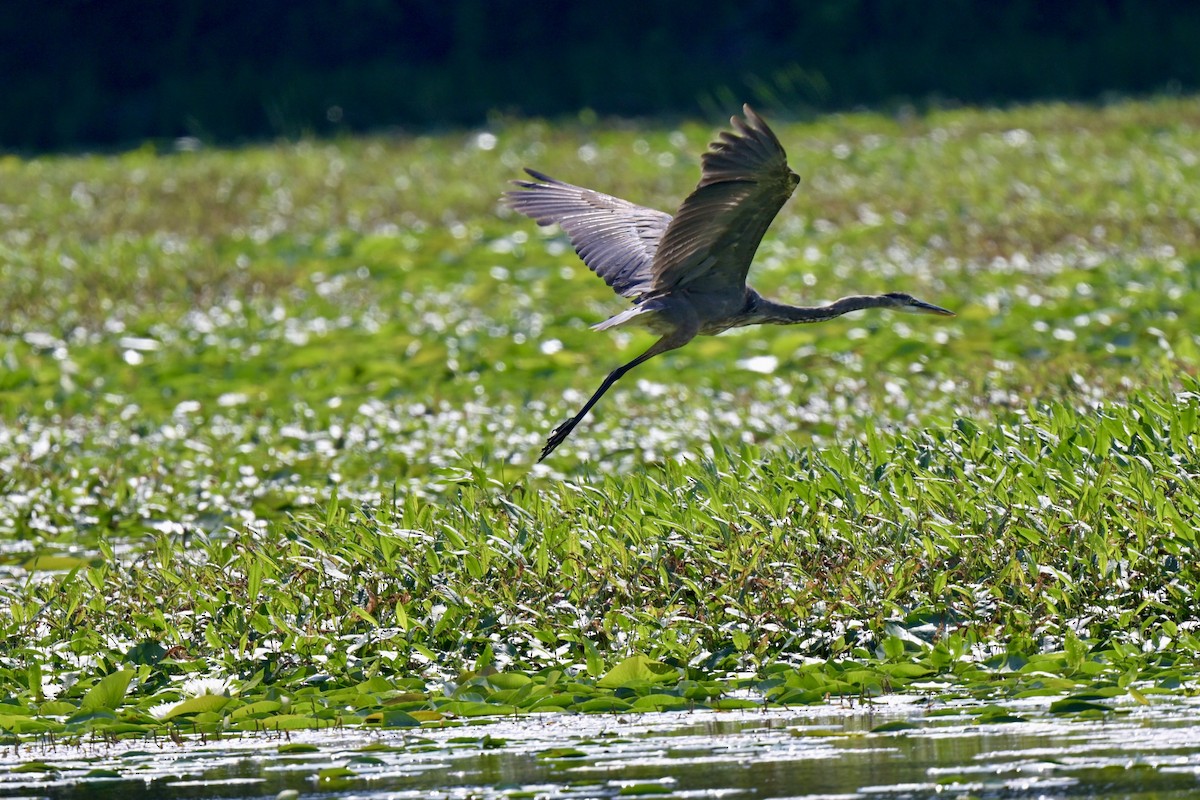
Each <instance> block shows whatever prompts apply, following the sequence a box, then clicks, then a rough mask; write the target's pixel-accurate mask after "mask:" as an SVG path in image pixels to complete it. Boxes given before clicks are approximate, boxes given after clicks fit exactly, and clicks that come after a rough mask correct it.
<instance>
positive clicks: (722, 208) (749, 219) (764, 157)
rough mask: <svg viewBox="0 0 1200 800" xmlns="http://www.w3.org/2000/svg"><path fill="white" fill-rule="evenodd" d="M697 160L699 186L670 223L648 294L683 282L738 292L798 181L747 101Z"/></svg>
mask: <svg viewBox="0 0 1200 800" xmlns="http://www.w3.org/2000/svg"><path fill="white" fill-rule="evenodd" d="M742 109H743V111H744V113H745V119H742V118H740V117H733V118H731V119H730V125H732V126H733V131H732V132H731V131H722V132H721V134H720V135H719V137H718V139H717V140H716V141H715V142H713V143H712V144H711V145H709V150H708V152H707V153H705V154H704V155H703V156H702V157H701V162H700V163H701V170H700V183H699V184H698V185H697V186H696V189H695V191H693V192H692V193H691V195H689V196H688V198H687V199H686V200H684V201H683V204H682V205H681V206H680V207H679V210H678V211H677V212H676V213H675V217H674V219H672V220H671V223H670V224H669V225H668V226H667V230H666V232H665V233H664V234H663V237H662V241H661V242H660V243H659V245H658V249H657V252H656V253H655V257H654V263H653V264H652V265H651V268H650V271H651V273H652V283H651V286H650V292H651V293H652V294H663V293H667V292H670V291H671V290H672V289H676V288H679V287H682V286H691V287H693V288H699V287H702V288H703V290H704V291H706V292H707V291H730V292H732V291H739V290H741V289H742V288H744V287H745V284H746V273H747V272H749V270H750V262H751V261H753V260H754V252H755V251H756V250H757V249H758V245H759V243H760V242H761V241H762V237H763V234H764V233H766V231H767V227H768V226H769V225H770V224H771V221H772V220H774V219H775V215H776V214H778V213H779V209H780V208H782V207H783V204H784V203H785V202H787V199H788V198H789V197H791V195H792V191H793V190H794V189H795V188H796V184H797V183H799V182H800V178H799V177H798V176H797V175H796V174H795V173H794V172H792V171H791V170H790V169H789V168H788V165H787V154H786V153H785V152H784V150H783V145H781V144H780V143H779V139H777V138H776V137H775V134H774V133H773V132H772V131H771V129H770V128H769V127H767V123H765V122H763V120H762V118H761V117H760V116H758V114H756V113H754V110H753V109H751V108H750V106H748V105H746V106H743V107H742Z"/></svg>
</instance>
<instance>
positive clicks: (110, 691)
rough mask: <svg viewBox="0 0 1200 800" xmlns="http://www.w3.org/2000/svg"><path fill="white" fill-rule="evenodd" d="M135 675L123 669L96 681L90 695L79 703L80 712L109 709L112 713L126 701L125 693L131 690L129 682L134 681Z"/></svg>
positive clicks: (86, 695) (89, 692) (89, 691)
mask: <svg viewBox="0 0 1200 800" xmlns="http://www.w3.org/2000/svg"><path fill="white" fill-rule="evenodd" d="M133 675H134V672H133V670H131V669H123V670H120V671H119V672H114V673H112V674H111V675H105V676H104V677H103V678H101V679H100V680H98V681H96V683H95V684H93V685H92V688H91V689H89V690H88V693H87V694H85V695H84V696H83V700H82V701H80V703H79V708H80V710H81V711H96V710H99V709H108V710H110V711H111V710H112V709H115V708H116V707H117V706H119V705H121V701H122V700H124V699H125V692H126V690H128V689H129V682H130V681H131V680H133Z"/></svg>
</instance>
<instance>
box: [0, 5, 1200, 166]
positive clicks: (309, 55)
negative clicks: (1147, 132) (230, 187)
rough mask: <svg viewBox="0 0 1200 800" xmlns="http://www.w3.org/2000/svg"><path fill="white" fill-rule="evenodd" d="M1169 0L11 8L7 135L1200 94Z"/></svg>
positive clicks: (1189, 17) (1188, 9)
mask: <svg viewBox="0 0 1200 800" xmlns="http://www.w3.org/2000/svg"><path fill="white" fill-rule="evenodd" d="M1197 42H1200V3H1197V2H1185V1H1184V0H1177V1H1176V2H1169V0H1057V2H1047V1H1046V0H1010V1H1008V2H1000V1H998V0H791V2H772V1H771V0H739V2H735V3H715V2H714V3H703V2H697V0H690V1H688V2H685V1H684V0H665V1H664V2H654V0H605V1H604V2H603V3H596V2H586V0H585V1H584V2H580V1H579V0H546V1H544V2H536V1H533V0H457V1H456V0H404V1H402V2H395V1H391V0H316V1H314V2H298V1H297V2H282V1H281V0H252V2H247V1H246V0H203V2H202V1H201V0H174V1H171V0H166V1H163V2H147V0H136V1H135V0H50V1H47V0H10V2H7V3H0V82H2V85H0V146H3V147H5V148H17V149H25V150H38V149H53V148H64V147H76V146H88V145H102V146H114V145H115V146H119V145H123V144H128V143H132V142H137V141H139V140H143V139H147V138H167V137H175V136H180V135H196V136H200V137H203V138H207V139H212V140H216V141H236V140H239V139H244V138H254V137H263V136H276V135H292V134H296V133H303V132H313V133H318V134H319V133H326V132H331V131H335V130H343V129H348V130H368V129H373V128H379V127H384V126H391V125H417V126H425V125H437V124H472V123H477V122H479V121H481V120H483V119H484V118H485V117H486V114H487V113H488V112H489V111H490V110H493V109H499V110H502V111H514V112H519V113H526V114H549V115H554V114H561V113H569V112H574V111H577V110H579V109H581V108H592V109H594V110H596V111H598V112H600V113H618V114H659V113H670V112H694V111H696V110H698V109H700V108H702V107H703V106H704V105H705V104H706V103H710V102H711V103H717V104H720V105H722V106H723V107H724V108H725V109H726V110H728V105H729V104H730V103H731V102H732V101H733V100H735V99H739V100H740V99H751V100H758V101H760V102H764V103H771V102H775V103H782V104H786V105H788V106H789V107H791V108H793V109H804V108H807V109H813V110H823V109H832V108H845V107H849V106H854V105H859V104H868V105H886V104H889V103H893V102H897V101H904V102H913V103H917V104H920V103H923V102H926V101H927V100H929V99H930V98H933V99H941V100H944V101H962V102H982V103H988V102H1008V101H1021V100H1030V99H1043V98H1077V99H1095V98H1097V97H1099V96H1101V95H1103V94H1104V93H1106V92H1119V93H1148V92H1158V91H1164V90H1167V91H1175V90H1184V91H1187V90H1194V89H1196V88H1197V86H1200V57H1198V56H1197V52H1200V51H1198V46H1197V44H1196V43H1197Z"/></svg>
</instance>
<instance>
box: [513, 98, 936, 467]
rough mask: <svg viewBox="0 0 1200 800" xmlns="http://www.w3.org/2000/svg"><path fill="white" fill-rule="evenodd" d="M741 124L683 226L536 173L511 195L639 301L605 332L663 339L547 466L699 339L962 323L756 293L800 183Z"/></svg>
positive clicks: (720, 144) (718, 148) (691, 201)
mask: <svg viewBox="0 0 1200 800" xmlns="http://www.w3.org/2000/svg"><path fill="white" fill-rule="evenodd" d="M743 112H744V114H745V118H744V119H742V118H739V117H733V118H732V119H731V120H730V124H731V125H732V127H733V131H732V132H731V131H722V132H721V134H720V136H719V138H718V139H717V141H715V142H713V143H712V144H711V145H709V150H708V152H706V153H705V154H704V155H703V156H702V157H701V170H700V183H699V184H698V185H697V186H696V189H695V190H694V191H693V192H692V193H691V194H690V195H688V197H687V199H685V200H684V201H683V203H682V205H680V206H679V210H678V211H676V212H675V216H674V217H672V216H671V215H670V214H665V213H663V212H661V211H656V210H654V209H650V208H644V207H642V206H639V205H635V204H634V203H630V202H629V201H627V200H622V199H620V198H617V197H612V196H610V195H606V194H603V193H601V192H597V191H594V190H592V189H585V188H582V187H580V186H573V185H571V184H569V183H563V182H562V181H558V180H555V179H553V178H550V177H547V176H546V175H543V174H541V173H540V172H535V171H534V170H531V169H526V170H525V171H526V172H528V173H529V175H530V177H532V178H533V179H534V180H533V181H514V183H515V184H516V185H517V186H518V187H520V188H519V189H518V190H516V191H509V192H506V193H505V195H504V198H503V200H504V202H505V204H506V205H508V206H509V207H511V208H513V209H514V210H516V211H519V212H520V213H522V214H524V215H526V216H528V217H531V218H533V219H534V220H536V221H537V223H538V224H539V225H550V224H554V223H557V224H558V226H559V227H560V228H562V229H563V231H564V232H565V233H566V234H567V236H568V237H569V238H570V240H571V244H572V245H573V246H574V247H575V252H576V253H578V254H579V257H580V258H581V259H583V262H584V263H585V264H587V266H588V268H589V269H591V270H592V271H593V272H595V273H596V274H597V275H599V276H600V277H601V278H603V279H604V282H605V283H607V284H608V285H609V286H611V287H612V289H613V291H615V292H616V293H617V294H619V295H621V296H622V297H627V298H629V299H630V300H632V301H633V303H634V305H633V307H632V308H629V309H627V310H625V311H623V312H621V313H620V314H617V315H616V316H614V317H611V318H610V319H608V320H605V321H604V322H602V323H600V324H599V325H596V326H594V327H595V329H596V330H606V329H608V328H612V327H616V326H618V325H625V324H630V323H632V324H638V325H642V326H644V327H646V328H649V329H650V330H651V331H654V332H655V333H658V334H659V335H660V336H661V338H660V339H659V340H658V341H657V342H655V343H654V344H653V345H651V346H650V348H649V349H648V350H646V352H644V353H642V354H641V355H640V356H638V357H637V358H635V359H633V360H632V361H630V362H629V363H628V364H624V365H622V366H620V367H617V368H616V369H615V370H613V371H612V372H610V373H609V374H608V376H607V377H606V378H605V379H604V382H603V383H601V384H600V387H599V388H598V389H597V390H596V392H595V393H594V394H593V395H592V397H591V399H589V400H588V402H587V403H586V404H585V405H584V407H583V408H582V409H581V410H580V411H579V413H578V414H576V415H575V416H573V417H572V418H571V419H569V420H567V421H566V422H564V423H563V424H562V425H559V426H558V427H557V428H555V429H554V432H553V433H551V435H550V438H549V439H548V440H547V442H546V446H545V447H544V448H543V449H542V453H541V456H540V457H539V458H538V460H539V461H541V460H542V459H544V458H545V457H546V456H548V455H550V453H551V452H553V451H554V449H555V448H556V447H558V445H560V444H562V442H563V441H564V440H565V439H566V438H567V436H568V435H570V433H571V431H572V430H573V429H574V428H575V426H576V425H578V424H579V422H580V420H582V419H583V418H584V416H586V415H587V413H588V411H590V410H591V408H592V406H594V405H595V404H596V401H598V400H599V399H600V398H601V396H603V395H604V393H605V392H606V391H608V389H609V388H610V387H611V386H612V385H613V384H614V383H616V382H617V381H618V380H620V378H621V376H623V375H624V374H625V373H626V372H628V371H629V370H631V369H633V368H634V367H636V366H637V365H638V364H641V363H642V362H643V361H646V360H648V359H650V358H653V357H654V356H656V355H658V354H660V353H665V352H667V351H668V350H674V349H676V348H679V347H682V346H683V345H685V344H687V343H688V342H690V341H691V340H692V339H694V338H695V337H696V336H697V335H700V334H706V335H712V334H716V333H720V332H721V331H724V330H728V329H729V328H734V327H740V326H743V325H755V324H761V323H772V324H794V323H801V322H821V321H823V320H827V319H833V318H834V317H838V316H841V315H842V314H846V313H848V312H850V311H855V310H858V309H861V308H894V309H898V310H902V311H910V312H914V313H920V314H941V315H945V316H953V312H950V311H947V310H946V309H944V308H940V307H938V306H935V305H932V304H930V303H925V302H922V301H920V300H917V299H915V298H913V297H911V296H910V295H907V294H904V293H901V292H890V293H888V294H882V295H865V296H860V295H855V296H852V297H843V298H842V299H840V300H837V301H835V302H833V303H830V304H829V305H826V306H816V307H806V306H791V305H787V304H784V303H777V302H775V301H773V300H769V299H767V298H765V297H762V296H761V295H760V294H759V293H758V292H756V291H754V290H753V289H751V288H750V287H749V286H747V285H746V274H747V273H748V272H749V270H750V263H751V261H753V260H754V253H755V251H756V250H757V249H758V245H759V243H760V242H761V241H762V237H763V234H764V233H766V230H767V227H768V226H769V225H770V224H771V221H772V220H773V219H774V218H775V215H776V214H778V213H779V209H780V208H782V207H783V204H784V203H785V202H787V199H788V198H789V197H790V196H791V194H792V191H793V190H794V189H795V188H796V184H798V183H799V182H800V178H799V177H798V176H797V175H796V174H795V173H794V172H792V171H791V170H790V169H789V168H788V165H787V155H786V154H785V153H784V150H783V146H782V145H781V144H780V143H779V140H778V139H777V138H776V137H775V134H774V133H773V132H772V131H771V129H770V128H769V127H767V124H766V123H765V122H763V120H762V118H761V117H759V116H758V114H756V113H754V111H753V110H752V109H751V108H750V106H748V105H747V106H743Z"/></svg>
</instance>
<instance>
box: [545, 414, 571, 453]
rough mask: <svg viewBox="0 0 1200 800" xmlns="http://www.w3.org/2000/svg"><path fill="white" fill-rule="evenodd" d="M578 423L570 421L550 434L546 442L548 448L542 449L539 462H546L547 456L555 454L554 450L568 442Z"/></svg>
mask: <svg viewBox="0 0 1200 800" xmlns="http://www.w3.org/2000/svg"><path fill="white" fill-rule="evenodd" d="M576 422H577V420H575V419H569V420H567V421H566V422H564V423H563V424H561V425H559V426H558V427H557V428H555V429H554V430H553V431H551V432H550V438H548V439H547V440H546V446H545V447H543V448H542V454H541V455H540V456H538V461H542V460H544V459H545V458H546V456H548V455H550V454H551V453H553V452H554V448H556V447H558V446H559V445H560V444H562V443H563V442H565V441H566V440H567V437H568V436H570V435H571V431H572V430H574V428H575V423H576Z"/></svg>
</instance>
